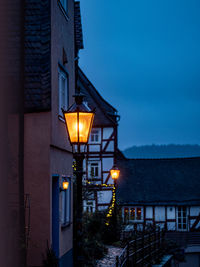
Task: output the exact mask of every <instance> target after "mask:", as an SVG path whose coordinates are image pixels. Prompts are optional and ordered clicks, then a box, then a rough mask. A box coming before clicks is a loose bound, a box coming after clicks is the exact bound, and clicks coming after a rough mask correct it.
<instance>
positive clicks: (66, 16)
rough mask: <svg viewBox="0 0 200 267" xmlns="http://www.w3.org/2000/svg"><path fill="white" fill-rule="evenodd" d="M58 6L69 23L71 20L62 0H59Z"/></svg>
mask: <svg viewBox="0 0 200 267" xmlns="http://www.w3.org/2000/svg"><path fill="white" fill-rule="evenodd" d="M57 3H58V6H59V8H60V10H61V11H62V13H63V15H64V17H65V19H66V20H67V21H68V20H69V16H68V14H67V11H66V10H65V9H64V7H63V5H62V4H61V2H60V0H57Z"/></svg>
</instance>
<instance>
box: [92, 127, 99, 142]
mask: <svg viewBox="0 0 200 267" xmlns="http://www.w3.org/2000/svg"><path fill="white" fill-rule="evenodd" d="M90 142H91V143H99V142H100V130H99V129H92V130H91V134H90Z"/></svg>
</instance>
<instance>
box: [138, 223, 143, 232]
mask: <svg viewBox="0 0 200 267" xmlns="http://www.w3.org/2000/svg"><path fill="white" fill-rule="evenodd" d="M137 230H138V231H142V230H143V224H142V223H138V224H137Z"/></svg>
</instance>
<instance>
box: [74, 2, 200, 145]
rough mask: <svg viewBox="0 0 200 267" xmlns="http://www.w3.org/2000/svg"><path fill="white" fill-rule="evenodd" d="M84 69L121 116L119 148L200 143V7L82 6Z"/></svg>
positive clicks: (190, 4) (154, 4)
mask: <svg viewBox="0 0 200 267" xmlns="http://www.w3.org/2000/svg"><path fill="white" fill-rule="evenodd" d="M81 14H82V24H83V38H84V50H82V51H81V52H80V63H79V64H80V67H81V68H82V70H83V71H84V72H85V74H86V75H87V77H88V78H89V80H90V81H91V82H92V83H93V84H94V86H95V87H96V88H97V90H98V91H99V92H100V94H101V95H102V96H103V97H104V98H105V99H106V100H107V101H108V102H109V103H110V104H111V105H113V106H114V107H115V108H116V109H117V110H118V113H119V115H120V116H121V120H120V122H119V148H120V149H124V148H127V147H130V146H132V145H145V144H152V143H153V144H171V143H174V144H200V15H199V14H200V1H199V0H137V1H136V0H126V1H123V0H81Z"/></svg>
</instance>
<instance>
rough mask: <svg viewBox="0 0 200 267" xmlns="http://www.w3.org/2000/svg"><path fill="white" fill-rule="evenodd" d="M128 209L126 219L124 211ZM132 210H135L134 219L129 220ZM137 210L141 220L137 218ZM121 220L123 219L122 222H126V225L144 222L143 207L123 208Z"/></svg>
mask: <svg viewBox="0 0 200 267" xmlns="http://www.w3.org/2000/svg"><path fill="white" fill-rule="evenodd" d="M127 209H128V214H127V215H128V218H127V215H126V216H125V210H127ZM132 209H134V210H135V219H130V217H131V215H130V213H131V212H130V211H131V210H132ZM138 209H141V219H138V218H137V213H138ZM123 218H124V222H126V223H127V222H128V223H132V222H143V221H144V207H141V206H129V207H127V206H126V207H124V209H123Z"/></svg>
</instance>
